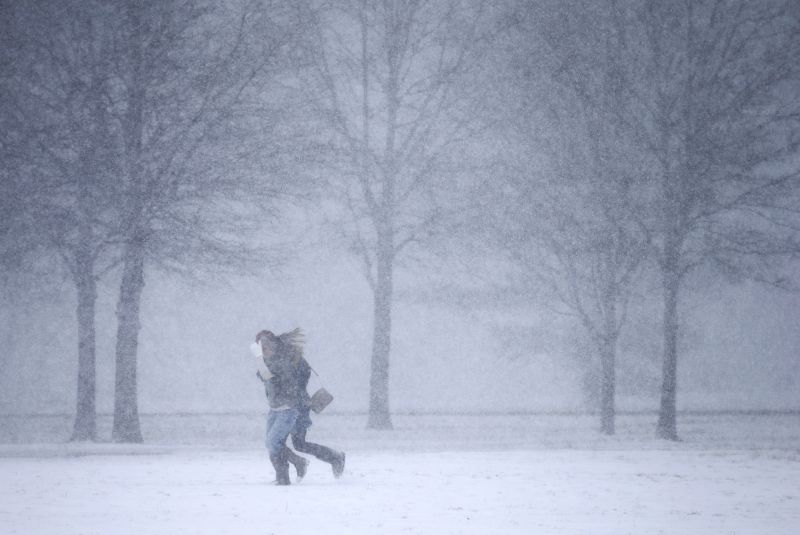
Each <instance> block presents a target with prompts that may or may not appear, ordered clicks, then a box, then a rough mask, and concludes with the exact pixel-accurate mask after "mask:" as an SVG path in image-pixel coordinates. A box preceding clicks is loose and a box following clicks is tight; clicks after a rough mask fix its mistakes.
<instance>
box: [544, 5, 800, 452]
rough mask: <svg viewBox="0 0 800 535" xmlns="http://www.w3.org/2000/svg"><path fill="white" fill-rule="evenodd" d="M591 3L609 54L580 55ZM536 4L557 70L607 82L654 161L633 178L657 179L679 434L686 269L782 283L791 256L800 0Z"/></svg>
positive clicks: (666, 424)
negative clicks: (604, 26)
mask: <svg viewBox="0 0 800 535" xmlns="http://www.w3.org/2000/svg"><path fill="white" fill-rule="evenodd" d="M593 12H602V13H606V14H607V15H608V19H609V20H610V25H609V29H608V32H607V33H606V35H607V43H608V44H609V47H608V50H609V51H610V56H611V57H613V61H612V62H610V63H608V62H598V63H592V62H588V61H586V59H587V57H586V56H585V55H582V50H583V49H582V47H581V44H582V43H581V41H582V39H583V36H584V32H586V31H587V27H589V26H591V25H588V26H587V24H586V20H585V18H584V17H582V14H584V13H593ZM542 13H544V14H545V15H544V16H545V17H548V20H550V21H553V22H554V25H553V27H554V28H557V29H559V30H560V32H561V33H560V34H558V35H555V36H554V37H556V38H557V40H559V41H560V43H561V46H563V47H564V49H565V53H564V57H565V61H564V62H563V67H562V70H563V71H564V72H572V75H571V77H572V78H580V77H585V78H586V79H589V80H597V79H603V78H604V77H605V76H612V77H613V78H614V80H615V84H614V86H613V88H612V90H613V92H614V93H615V94H616V95H618V98H616V99H608V100H606V101H605V102H604V101H598V102H596V105H597V106H600V107H602V108H603V109H604V113H609V114H613V115H614V116H615V117H616V119H615V120H616V122H618V123H619V124H620V125H621V127H622V128H623V129H624V130H625V131H626V132H628V134H629V135H630V136H631V138H632V139H634V140H636V142H637V144H638V146H639V147H640V150H641V151H642V153H643V154H645V155H646V156H647V158H648V159H649V160H650V161H651V162H652V165H651V169H650V173H648V174H647V175H642V178H643V179H647V180H648V181H650V182H651V183H652V185H653V187H654V188H657V195H655V196H654V201H655V204H654V205H653V207H654V209H653V211H652V217H651V218H650V222H649V227H650V231H649V232H650V234H651V236H652V243H653V245H654V252H655V259H656V265H657V267H658V271H659V273H660V283H661V288H662V294H663V307H664V308H663V310H664V316H663V351H664V355H663V373H662V375H663V383H662V389H661V407H660V412H659V421H658V425H657V435H658V436H659V437H661V438H665V439H671V440H676V439H677V438H678V434H677V426H676V394H677V361H678V343H677V341H678V336H679V327H678V326H679V321H678V318H679V298H680V294H681V288H682V287H683V285H684V282H685V280H686V278H687V276H688V275H689V274H690V273H692V272H693V271H695V270H696V269H698V268H700V267H704V266H705V267H710V268H721V269H722V270H723V272H725V273H734V272H735V273H738V274H739V275H743V276H750V277H754V278H758V279H761V280H765V281H770V282H772V283H775V284H783V283H785V282H786V279H785V278H784V277H783V275H780V274H779V273H778V271H776V267H777V266H779V262H780V259H786V258H789V257H791V256H792V255H796V254H797V251H798V234H797V230H798V228H800V227H799V226H798V219H797V215H798V214H797V211H796V208H795V207H796V206H797V202H798V197H797V196H798V192H799V190H798V182H799V181H800V174H798V169H797V166H796V165H791V162H790V161H791V158H792V156H793V155H794V156H795V157H796V154H797V149H798V139H800V138H799V137H798V134H799V132H800V131H799V130H798V128H797V120H798V117H799V116H798V106H799V105H800V100H798V98H797V94H798V92H797V87H798V86H797V81H798V74H800V73H798V68H800V64H799V63H798V62H797V60H796V58H797V57H798V52H799V51H800V31H798V28H799V27H798V23H799V22H800V20H799V19H798V5H797V3H796V2H791V1H781V0H774V1H768V2H760V3H754V2H747V1H723V0H703V1H698V2H686V3H682V4H674V3H663V2H656V1H646V2H619V1H613V0H609V1H607V2H602V3H596V2H586V3H577V4H570V5H564V4H553V5H550V8H549V9H548V10H545V11H543V12H542ZM566 51H568V52H566ZM795 163H796V162H795Z"/></svg>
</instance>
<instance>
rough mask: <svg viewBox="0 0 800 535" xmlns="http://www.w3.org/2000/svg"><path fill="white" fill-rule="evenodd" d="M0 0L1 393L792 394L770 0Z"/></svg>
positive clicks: (29, 411) (799, 403) (798, 368)
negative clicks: (277, 345)
mask: <svg viewBox="0 0 800 535" xmlns="http://www.w3.org/2000/svg"><path fill="white" fill-rule="evenodd" d="M1 5H2V17H0V18H1V19H2V23H0V24H2V28H1V29H0V33H1V34H2V57H1V58H0V67H2V80H1V81H0V91H2V97H1V99H0V131H2V133H1V134H0V136H2V137H1V138H0V151H2V152H0V158H2V170H1V171H0V173H2V174H1V175H0V182H1V183H2V186H1V187H2V191H1V192H0V197H2V201H0V202H2V226H1V227H0V261H2V279H1V280H0V296H1V297H0V414H2V415H3V416H25V417H27V416H30V415H36V414H59V415H64V414H68V415H70V418H74V426H73V430H72V439H74V440H107V439H108V438H109V437H107V436H98V432H97V426H96V417H97V415H98V414H111V415H113V419H114V421H113V431H112V436H111V438H112V439H113V440H115V441H119V442H139V441H142V440H145V441H146V440H147V436H146V433H145V436H142V433H141V430H140V429H139V422H138V419H139V415H140V414H142V413H147V414H152V413H214V414H216V413H258V412H260V411H263V410H264V408H265V400H264V395H263V391H262V388H261V387H260V383H259V382H258V381H256V380H255V377H254V375H255V365H254V363H253V362H252V357H250V356H249V353H248V351H247V346H248V345H249V344H250V343H251V342H252V340H253V337H254V335H255V333H256V332H258V331H259V330H261V329H265V328H266V329H270V330H273V331H275V332H284V331H288V330H291V329H293V328H295V327H300V328H302V329H303V330H304V332H305V333H306V358H307V360H308V361H309V362H310V364H311V365H312V367H313V368H314V369H315V370H316V371H317V372H318V373H319V376H320V377H319V379H321V381H322V384H324V385H325V387H326V388H327V389H328V390H329V391H331V392H332V393H333V394H334V396H335V402H334V404H333V405H332V406H331V407H330V409H328V410H330V411H332V412H351V413H355V414H356V417H362V416H363V419H364V425H365V426H369V427H370V428H373V429H389V428H391V427H392V421H391V416H392V414H405V413H408V412H420V413H439V412H441V413H493V412H530V413H537V412H575V413H592V414H596V415H597V417H598V423H597V429H598V431H602V432H604V433H606V434H613V433H614V432H615V428H614V415H615V412H617V411H648V412H652V414H653V426H654V429H655V430H656V431H655V432H656V433H657V434H658V436H660V437H661V438H667V439H677V438H678V426H679V420H680V418H679V415H678V413H679V411H683V410H715V411H717V410H718V411H736V410H744V411H761V410H777V411H796V410H798V409H800V325H798V314H797V311H798V307H799V306H800V294H798V293H797V284H798V279H797V276H798V264H797V255H798V252H799V251H800V242H799V241H798V236H800V235H799V234H798V230H799V229H800V227H798V224H799V223H800V220H798V215H800V214H798V212H797V207H798V206H800V204H799V203H798V200H800V199H798V194H800V152H798V147H800V144H799V143H800V124H799V121H800V97H799V96H798V95H800V64H799V62H798V61H797V59H796V58H797V57H800V56H798V54H800V31H798V30H799V29H800V9H799V8H798V4H797V3H796V2H781V1H777V0H775V1H770V2H763V3H754V2H744V1H742V2H734V1H731V2H718V1H713V0H704V1H702V2H694V3H691V4H686V5H681V6H677V5H676V4H671V3H660V2H649V1H645V2H612V1H609V2H588V1H576V2H569V3H562V2H551V1H546V0H543V1H539V2H515V1H507V2H480V1H477V0H476V1H443V2H422V1H407V2H406V1H401V2H369V1H361V2H356V1H352V2H335V3H327V2H315V1H307V2H306V1H304V2H292V3H284V2H273V1H270V0H264V1H238V0H231V1H229V2H225V3H207V4H206V3H202V2H200V3H197V2H170V3H166V4H165V3H161V2H110V3H109V2H91V1H89V2H34V3H25V4H23V3H17V2H2V4H1ZM319 379H318V378H316V377H312V386H315V385H316V384H317V383H316V382H317V381H319ZM531 417H535V416H531ZM676 421H677V422H678V424H677V425H676ZM1 438H2V437H0V439H1ZM67 438H69V437H64V439H67Z"/></svg>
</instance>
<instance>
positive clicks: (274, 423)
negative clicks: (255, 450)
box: [266, 409, 299, 455]
mask: <svg viewBox="0 0 800 535" xmlns="http://www.w3.org/2000/svg"><path fill="white" fill-rule="evenodd" d="M298 414H299V411H298V410H297V409H284V410H282V411H272V410H271V411H269V413H268V414H267V437H266V446H267V449H268V450H269V453H270V454H271V455H276V454H278V453H280V451H281V450H283V447H284V446H285V445H286V437H288V436H289V433H291V432H292V431H293V430H294V427H295V422H297V416H298Z"/></svg>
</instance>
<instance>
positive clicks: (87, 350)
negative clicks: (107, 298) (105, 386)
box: [70, 251, 97, 441]
mask: <svg viewBox="0 0 800 535" xmlns="http://www.w3.org/2000/svg"><path fill="white" fill-rule="evenodd" d="M76 260H77V262H76V273H75V283H76V287H77V291H78V310H77V317H78V393H77V405H76V409H75V425H74V426H73V430H72V437H71V438H70V440H73V441H78V440H91V441H94V440H97V415H96V382H95V377H96V370H95V362H96V349H95V304H96V302H97V281H96V280H95V277H94V266H93V261H92V259H91V257H90V255H89V254H88V253H87V252H86V251H83V252H81V253H79V254H78V257H77V259H76Z"/></svg>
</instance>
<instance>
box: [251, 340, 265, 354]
mask: <svg viewBox="0 0 800 535" xmlns="http://www.w3.org/2000/svg"><path fill="white" fill-rule="evenodd" d="M250 353H252V354H253V356H254V357H256V358H261V357H262V356H263V353H262V352H261V344H259V343H258V342H253V343H252V344H250Z"/></svg>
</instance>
